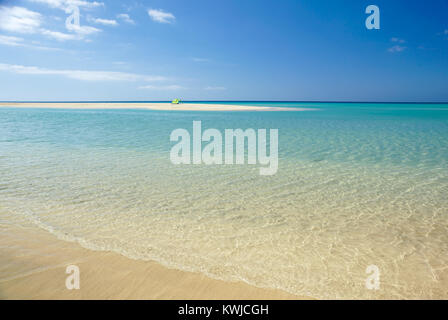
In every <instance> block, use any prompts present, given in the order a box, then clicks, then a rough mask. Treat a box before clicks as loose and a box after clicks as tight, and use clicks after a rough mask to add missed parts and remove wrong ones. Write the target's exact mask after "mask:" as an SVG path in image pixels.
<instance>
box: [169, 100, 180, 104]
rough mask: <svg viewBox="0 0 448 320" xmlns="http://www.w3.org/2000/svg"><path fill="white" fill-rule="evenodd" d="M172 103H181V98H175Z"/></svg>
mask: <svg viewBox="0 0 448 320" xmlns="http://www.w3.org/2000/svg"><path fill="white" fill-rule="evenodd" d="M171 103H174V104H179V103H180V100H179V99H174V100H173V101H172V102H171Z"/></svg>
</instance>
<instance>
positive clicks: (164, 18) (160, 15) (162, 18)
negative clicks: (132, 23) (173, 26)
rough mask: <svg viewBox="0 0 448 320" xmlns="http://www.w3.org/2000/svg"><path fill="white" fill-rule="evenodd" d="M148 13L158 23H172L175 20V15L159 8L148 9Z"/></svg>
mask: <svg viewBox="0 0 448 320" xmlns="http://www.w3.org/2000/svg"><path fill="white" fill-rule="evenodd" d="M148 14H149V16H150V17H151V19H152V20H154V21H156V22H160V23H172V22H174V20H176V17H175V16H174V15H173V14H172V13H169V12H165V11H163V10H161V9H149V10H148Z"/></svg>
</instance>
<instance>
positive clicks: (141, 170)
mask: <svg viewBox="0 0 448 320" xmlns="http://www.w3.org/2000/svg"><path fill="white" fill-rule="evenodd" d="M234 103H235V104H247V105H254V106H255V105H263V106H273V107H277V106H278V107H303V108H312V109H313V110H311V111H300V112H299V111H282V112H275V111H272V112H270V111H266V112H241V111H238V112H198V111H194V112H186V111H150V110H68V109H67V110H63V109H59V110H55V109H16V108H0V177H1V179H0V225H1V223H14V221H20V219H23V218H26V219H28V220H30V221H32V222H33V223H35V224H36V225H37V226H39V227H40V228H44V229H45V230H47V231H49V232H51V233H53V234H54V235H55V236H57V237H59V238H61V239H64V240H68V241H76V242H78V243H80V244H81V245H82V246H84V247H86V248H91V249H95V250H110V251H115V252H118V253H121V254H123V255H125V256H127V257H130V258H134V259H141V260H155V261H158V262H160V263H162V264H164V265H166V266H169V267H173V268H178V269H181V270H189V271H195V272H201V273H205V274H207V275H209V276H211V277H213V278H218V279H224V280H230V281H235V280H243V281H246V282H248V283H250V284H253V285H256V286H260V287H268V288H279V289H282V290H286V291H288V292H291V293H294V294H298V295H306V296H311V297H315V298H323V299H325V298H349V299H350V298H445V299H446V298H448V197H447V194H448V105H447V104H362V103H293V102H284V103H280V102H275V103H274V102H244V103H242V102H234ZM226 104H229V102H226ZM194 120H201V121H202V127H203V130H205V129H207V128H217V129H219V130H224V129H226V128H230V129H236V128H242V129H246V128H254V129H259V128H267V129H269V128H276V129H279V167H278V172H277V174H275V175H273V176H260V175H259V171H258V169H259V166H258V165H233V166H231V165H227V166H224V165H212V166H207V165H173V164H172V163H171V162H170V158H169V153H170V149H171V147H172V146H173V145H174V143H172V142H170V141H169V136H170V133H171V131H172V130H174V129H177V128H186V129H188V130H189V131H190V132H191V130H192V122H193V121H194ZM222 132H223V131H222ZM372 264H373V265H377V266H378V268H379V269H380V271H381V277H380V281H381V288H380V290H378V291H375V290H368V289H366V287H365V279H366V278H367V276H368V275H367V274H366V271H365V270H366V268H367V266H369V265H372Z"/></svg>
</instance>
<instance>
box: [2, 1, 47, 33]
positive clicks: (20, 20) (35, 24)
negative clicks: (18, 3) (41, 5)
mask: <svg viewBox="0 0 448 320" xmlns="http://www.w3.org/2000/svg"><path fill="white" fill-rule="evenodd" d="M41 23H42V16H41V14H40V13H38V12H34V11H31V10H28V9H26V8H23V7H5V6H0V29H2V30H6V31H10V32H18V33H36V32H38V30H39V28H40V25H41Z"/></svg>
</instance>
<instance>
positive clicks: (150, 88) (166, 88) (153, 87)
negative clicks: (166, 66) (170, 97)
mask: <svg viewBox="0 0 448 320" xmlns="http://www.w3.org/2000/svg"><path fill="white" fill-rule="evenodd" d="M138 89H148V90H180V89H185V88H184V87H182V86H179V85H177V84H172V85H166V86H153V85H146V86H140V87H138Z"/></svg>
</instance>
